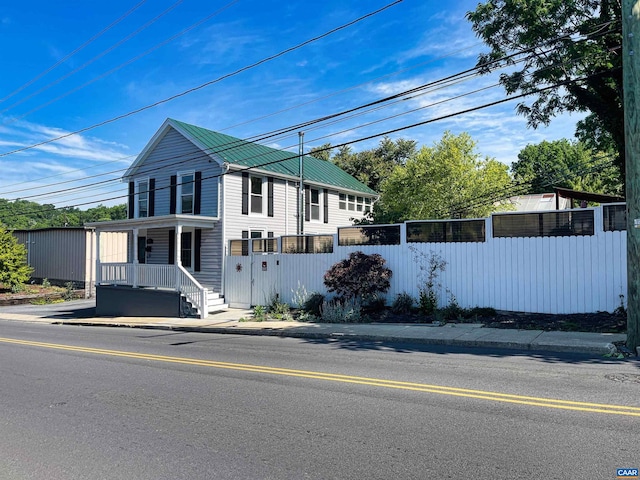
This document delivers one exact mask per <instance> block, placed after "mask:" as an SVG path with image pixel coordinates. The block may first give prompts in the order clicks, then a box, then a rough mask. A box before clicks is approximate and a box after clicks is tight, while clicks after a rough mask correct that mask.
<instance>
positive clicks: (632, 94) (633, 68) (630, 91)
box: [622, 0, 640, 352]
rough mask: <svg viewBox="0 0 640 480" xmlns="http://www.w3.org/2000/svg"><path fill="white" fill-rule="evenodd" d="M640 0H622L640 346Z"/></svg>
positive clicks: (631, 300) (634, 342)
mask: <svg viewBox="0 0 640 480" xmlns="http://www.w3.org/2000/svg"><path fill="white" fill-rule="evenodd" d="M638 46H640V0H623V1H622V55H623V57H622V69H623V84H622V85H623V92H624V136H625V157H626V183H627V192H626V200H627V347H628V348H630V349H631V350H632V351H634V352H636V349H637V348H638V347H639V346H640V48H638Z"/></svg>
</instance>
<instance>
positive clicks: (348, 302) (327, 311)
mask: <svg viewBox="0 0 640 480" xmlns="http://www.w3.org/2000/svg"><path fill="white" fill-rule="evenodd" d="M320 310H321V312H320V313H321V315H320V318H321V319H322V321H323V322H325V323H360V322H362V320H363V319H362V306H361V305H360V300H358V299H355V298H345V299H339V298H334V299H332V300H328V301H325V302H323V303H322V308H321V309H320Z"/></svg>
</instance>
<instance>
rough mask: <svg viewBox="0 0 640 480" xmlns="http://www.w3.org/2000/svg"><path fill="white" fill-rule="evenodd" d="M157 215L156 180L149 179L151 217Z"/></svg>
mask: <svg viewBox="0 0 640 480" xmlns="http://www.w3.org/2000/svg"><path fill="white" fill-rule="evenodd" d="M155 214H156V179H155V178H151V179H149V216H150V217H153V216H154V215H155Z"/></svg>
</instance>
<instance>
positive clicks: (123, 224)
mask: <svg viewBox="0 0 640 480" xmlns="http://www.w3.org/2000/svg"><path fill="white" fill-rule="evenodd" d="M218 220H219V218H218V217H205V216H202V215H179V214H176V215H162V216H158V217H146V218H128V219H126V220H111V221H108V222H91V223H87V224H86V226H87V227H93V228H95V229H96V232H122V231H129V230H133V229H136V228H142V229H145V228H146V229H148V228H175V227H177V226H181V227H193V228H205V229H207V228H214V226H215V223H216V222H217V221H218Z"/></svg>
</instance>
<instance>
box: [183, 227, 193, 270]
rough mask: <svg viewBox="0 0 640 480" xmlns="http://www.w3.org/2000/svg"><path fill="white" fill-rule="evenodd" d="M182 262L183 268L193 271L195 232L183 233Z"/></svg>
mask: <svg viewBox="0 0 640 480" xmlns="http://www.w3.org/2000/svg"><path fill="white" fill-rule="evenodd" d="M180 261H181V262H182V266H183V267H184V268H186V269H187V270H189V271H190V272H191V271H193V232H182V237H180Z"/></svg>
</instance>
